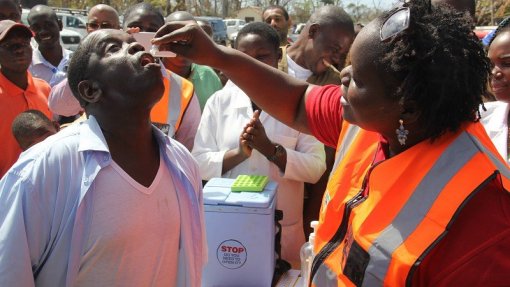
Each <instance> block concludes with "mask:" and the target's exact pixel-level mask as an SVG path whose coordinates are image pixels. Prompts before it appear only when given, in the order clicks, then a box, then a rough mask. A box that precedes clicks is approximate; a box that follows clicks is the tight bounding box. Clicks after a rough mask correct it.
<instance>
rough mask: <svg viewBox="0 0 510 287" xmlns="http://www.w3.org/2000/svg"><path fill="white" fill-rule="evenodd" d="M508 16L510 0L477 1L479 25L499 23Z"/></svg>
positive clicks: (509, 14)
mask: <svg viewBox="0 0 510 287" xmlns="http://www.w3.org/2000/svg"><path fill="white" fill-rule="evenodd" d="M507 16H510V1H508V0H478V1H477V3H476V18H477V23H476V24H477V26H487V25H497V23H499V21H501V20H502V19H503V18H504V17H507Z"/></svg>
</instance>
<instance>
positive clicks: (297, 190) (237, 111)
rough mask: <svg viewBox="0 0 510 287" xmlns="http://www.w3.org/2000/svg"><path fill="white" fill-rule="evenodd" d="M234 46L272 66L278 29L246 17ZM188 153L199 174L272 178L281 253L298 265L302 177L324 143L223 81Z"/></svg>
mask: <svg viewBox="0 0 510 287" xmlns="http://www.w3.org/2000/svg"><path fill="white" fill-rule="evenodd" d="M236 48H237V49H238V50H240V51H242V52H244V53H246V54H248V55H250V56H251V57H253V58H256V59H258V60H259V61H261V62H263V63H266V64H268V65H270V66H272V67H277V66H278V60H279V57H280V55H281V52H280V49H279V38H278V34H277V33H276V31H275V30H274V29H272V28H271V27H270V26H269V25H267V24H266V23H260V22H259V23H250V24H248V25H246V26H245V27H244V28H243V29H241V31H240V32H239V33H238V36H237V39H236ZM261 84H264V83H261ZM274 96H275V97H277V96H278V95H274ZM192 154H193V156H194V157H195V159H196V160H197V161H198V164H199V166H200V172H201V174H202V179H203V180H209V179H211V178H213V177H227V178H235V177H237V176H238V175H240V174H258V175H267V176H269V177H270V179H271V180H273V181H276V182H278V184H279V188H278V194H277V209H280V210H283V221H282V222H281V223H282V241H281V242H282V258H283V259H285V260H287V261H289V262H290V263H292V264H293V266H294V267H295V268H296V267H298V266H299V249H300V247H301V245H302V244H303V243H304V242H305V237H304V231H303V225H302V221H303V218H302V215H303V189H304V182H312V183H313V182H316V181H317V180H318V179H319V178H320V177H321V175H322V174H323V172H324V170H325V168H326V165H325V154H324V146H323V145H322V144H321V143H320V142H319V141H317V140H316V139H315V138H314V137H313V136H310V135H306V134H303V133H301V132H298V131H297V130H294V129H292V128H290V127H288V126H286V125H285V124H283V123H281V122H279V121H277V120H276V119H274V118H273V117H271V116H270V115H269V114H267V113H265V112H264V111H260V108H258V107H257V106H256V105H255V104H254V103H253V102H252V101H251V100H250V98H248V96H247V95H246V94H245V93H244V92H243V91H242V90H241V89H240V88H238V87H237V86H236V85H235V84H234V83H233V82H231V81H229V82H227V84H226V85H225V87H224V88H223V89H222V90H220V91H218V92H216V93H215V94H213V95H212V96H211V98H209V100H208V101H207V104H206V106H205V108H204V111H203V114H202V118H201V121H200V125H199V128H198V132H197V135H196V137H195V144H194V147H193V151H192Z"/></svg>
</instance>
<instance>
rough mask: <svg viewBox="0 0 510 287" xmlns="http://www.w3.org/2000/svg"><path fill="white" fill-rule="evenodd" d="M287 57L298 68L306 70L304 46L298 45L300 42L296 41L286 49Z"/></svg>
mask: <svg viewBox="0 0 510 287" xmlns="http://www.w3.org/2000/svg"><path fill="white" fill-rule="evenodd" d="M287 55H288V56H289V57H290V58H291V59H292V61H294V62H295V63H296V64H298V65H299V66H301V67H303V68H305V69H308V67H306V63H305V58H306V57H305V51H304V45H303V46H302V45H301V43H300V40H299V39H298V40H297V41H296V43H294V44H292V45H290V46H289V47H288V48H287Z"/></svg>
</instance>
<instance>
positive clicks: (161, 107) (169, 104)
mask: <svg viewBox="0 0 510 287" xmlns="http://www.w3.org/2000/svg"><path fill="white" fill-rule="evenodd" d="M166 72H167V74H166V75H163V82H164V84H165V92H164V93H163V97H162V98H161V100H160V101H159V102H158V103H157V104H156V105H155V106H154V108H153V109H152V111H151V121H152V122H153V123H154V124H155V125H156V126H158V127H159V128H160V129H162V130H163V131H164V132H165V133H166V134H168V135H169V136H170V137H173V136H174V135H175V133H176V132H177V131H178V130H179V126H180V125H181V122H182V117H183V115H184V112H185V111H186V109H187V108H188V105H189V103H190V102H191V98H192V97H193V93H194V89H193V84H192V83H191V82H190V81H188V80H186V79H184V78H182V77H181V76H179V75H177V74H175V73H173V72H170V71H168V70H167V71H166Z"/></svg>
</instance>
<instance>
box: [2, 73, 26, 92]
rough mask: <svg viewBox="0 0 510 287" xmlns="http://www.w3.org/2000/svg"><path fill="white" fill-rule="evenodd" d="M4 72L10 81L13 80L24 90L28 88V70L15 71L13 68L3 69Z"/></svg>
mask: <svg viewBox="0 0 510 287" xmlns="http://www.w3.org/2000/svg"><path fill="white" fill-rule="evenodd" d="M1 71H2V74H3V75H4V77H6V78H7V79H8V80H9V81H11V82H12V83H13V84H14V85H16V86H18V87H19V88H20V89H22V90H26V89H27V88H28V76H27V72H26V71H25V72H23V73H20V72H15V71H11V70H6V69H1Z"/></svg>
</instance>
